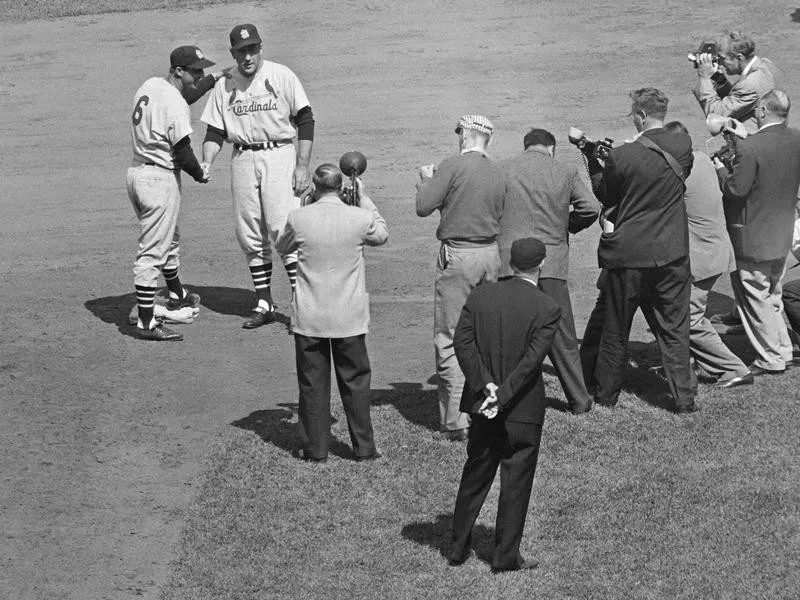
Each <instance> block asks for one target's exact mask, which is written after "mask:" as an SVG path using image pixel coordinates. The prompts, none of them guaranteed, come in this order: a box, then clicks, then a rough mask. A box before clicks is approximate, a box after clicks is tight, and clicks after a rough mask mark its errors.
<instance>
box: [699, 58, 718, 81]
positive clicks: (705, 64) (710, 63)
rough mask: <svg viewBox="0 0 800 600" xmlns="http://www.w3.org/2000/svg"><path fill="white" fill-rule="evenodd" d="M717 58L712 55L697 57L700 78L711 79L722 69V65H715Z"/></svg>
mask: <svg viewBox="0 0 800 600" xmlns="http://www.w3.org/2000/svg"><path fill="white" fill-rule="evenodd" d="M714 58H716V57H715V56H713V55H711V54H708V53H706V54H701V55H700V56H698V57H697V74H698V75H699V76H700V77H711V76H712V75H713V74H714V73H717V72H719V71H720V69H721V68H722V67H721V65H718V64H715V63H714Z"/></svg>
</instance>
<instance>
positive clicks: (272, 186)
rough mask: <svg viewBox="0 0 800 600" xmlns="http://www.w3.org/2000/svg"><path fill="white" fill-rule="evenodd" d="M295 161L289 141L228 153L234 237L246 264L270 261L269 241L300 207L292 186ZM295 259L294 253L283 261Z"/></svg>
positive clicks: (272, 240)
mask: <svg viewBox="0 0 800 600" xmlns="http://www.w3.org/2000/svg"><path fill="white" fill-rule="evenodd" d="M296 162H297V156H296V153H295V148H294V145H293V144H285V145H283V146H280V147H278V148H271V149H264V150H237V149H236V148H234V150H233V155H232V156H231V194H232V196H233V212H234V220H235V227H236V239H237V240H238V242H239V246H240V247H241V248H242V251H243V252H244V253H245V256H246V257H247V264H248V266H256V265H267V264H270V263H272V248H271V244H274V243H275V240H276V239H277V237H278V235H280V233H281V230H282V229H283V227H284V226H285V225H286V217H287V216H288V215H289V212H291V211H292V210H294V209H295V208H299V207H300V200H299V199H298V198H296V197H295V195H294V190H293V189H292V175H293V173H294V168H295V165H296ZM296 260H297V255H296V254H295V253H293V254H291V255H288V256H284V257H283V262H284V263H291V262H295V261H296Z"/></svg>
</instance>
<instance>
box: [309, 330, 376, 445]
mask: <svg viewBox="0 0 800 600" xmlns="http://www.w3.org/2000/svg"><path fill="white" fill-rule="evenodd" d="M294 347H295V360H296V363H297V385H298V387H299V390H300V408H299V416H300V423H299V427H298V430H299V434H300V442H301V443H302V445H303V449H304V451H305V456H306V457H307V458H325V457H327V456H328V444H329V442H330V437H331V357H333V369H334V371H335V372H336V383H337V384H338V387H339V395H340V396H341V397H342V405H343V406H344V413H345V415H346V417H347V428H348V429H349V431H350V441H351V442H352V444H353V454H355V455H356V456H370V455H371V454H374V452H375V440H374V437H373V432H372V420H371V418H370V415H369V409H370V388H369V386H370V380H371V378H372V370H371V368H370V365H369V356H368V355H367V345H366V342H365V336H364V335H357V336H353V337H346V338H316V337H307V336H304V335H300V334H295V336H294Z"/></svg>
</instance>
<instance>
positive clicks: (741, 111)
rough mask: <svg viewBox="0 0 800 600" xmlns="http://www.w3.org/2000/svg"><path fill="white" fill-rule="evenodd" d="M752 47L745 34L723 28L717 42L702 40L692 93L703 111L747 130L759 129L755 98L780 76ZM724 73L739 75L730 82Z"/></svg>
mask: <svg viewBox="0 0 800 600" xmlns="http://www.w3.org/2000/svg"><path fill="white" fill-rule="evenodd" d="M755 49H756V45H755V43H754V42H753V40H752V39H750V37H749V36H748V35H745V34H743V33H741V32H739V31H726V32H724V33H723V34H722V35H721V36H720V37H719V40H718V41H717V44H716V45H715V44H708V43H705V44H703V45H702V46H701V49H700V52H699V53H698V55H697V56H696V58H695V64H696V66H697V75H698V82H697V86H696V87H695V89H694V95H695V97H696V98H697V101H698V102H699V103H700V107H701V108H702V109H703V112H704V113H705V115H706V116H708V115H710V114H718V115H722V116H723V117H733V118H734V119H738V120H739V121H741V122H742V123H744V124H745V126H746V127H747V131H748V133H755V132H756V131H758V125H757V124H756V118H755V108H756V102H758V100H759V98H761V97H763V96H764V94H766V93H767V92H769V91H771V90H773V89H775V86H776V80H777V79H778V77H779V71H778V69H777V67H776V66H775V64H774V63H773V62H772V61H771V60H769V59H767V58H759V57H758V56H756V53H755ZM714 50H716V55H715V54H714V52H713V51H714ZM690 58H691V57H690ZM726 75H738V76H739V79H738V81H736V83H731V82H730V81H729V80H728V78H727V77H726Z"/></svg>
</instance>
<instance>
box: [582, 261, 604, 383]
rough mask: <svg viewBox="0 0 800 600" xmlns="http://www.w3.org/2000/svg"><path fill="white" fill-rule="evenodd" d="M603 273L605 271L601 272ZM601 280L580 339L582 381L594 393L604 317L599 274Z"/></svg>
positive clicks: (600, 282) (602, 282)
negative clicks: (595, 371)
mask: <svg viewBox="0 0 800 600" xmlns="http://www.w3.org/2000/svg"><path fill="white" fill-rule="evenodd" d="M603 273H605V271H604V272H603ZM601 278H602V281H600V280H598V282H597V285H598V288H600V291H599V293H598V294H597V301H596V302H595V304H594V308H592V312H591V314H590V315H589V321H588V322H587V323H586V329H585V330H584V332H583V338H582V339H581V349H580V356H581V369H582V370H583V382H584V383H585V384H586V389H587V390H588V391H589V393H591V394H594V392H595V391H596V390H597V380H596V379H595V378H594V370H595V368H596V367H597V353H598V352H599V350H600V338H601V337H602V336H603V322H604V321H605V319H606V295H605V292H604V291H603V289H602V287H601V286H603V285H605V275H604V274H603V275H601Z"/></svg>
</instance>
